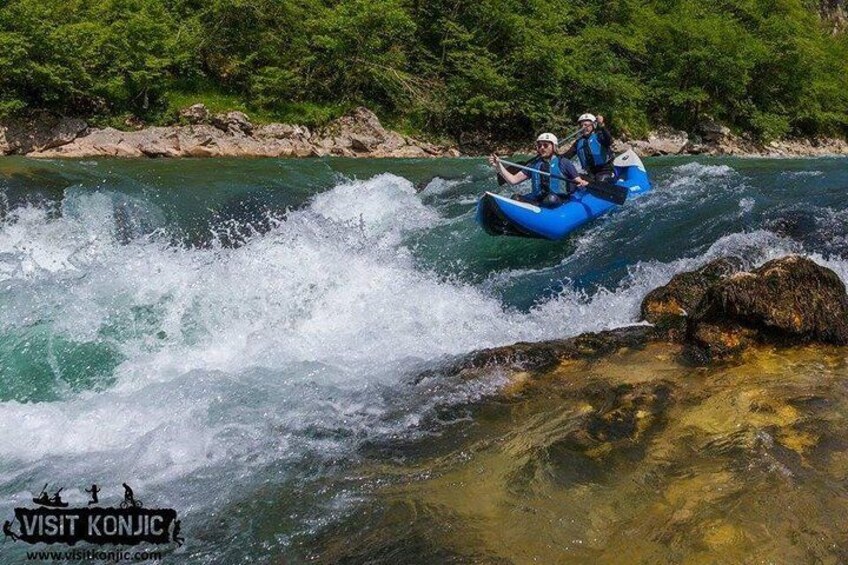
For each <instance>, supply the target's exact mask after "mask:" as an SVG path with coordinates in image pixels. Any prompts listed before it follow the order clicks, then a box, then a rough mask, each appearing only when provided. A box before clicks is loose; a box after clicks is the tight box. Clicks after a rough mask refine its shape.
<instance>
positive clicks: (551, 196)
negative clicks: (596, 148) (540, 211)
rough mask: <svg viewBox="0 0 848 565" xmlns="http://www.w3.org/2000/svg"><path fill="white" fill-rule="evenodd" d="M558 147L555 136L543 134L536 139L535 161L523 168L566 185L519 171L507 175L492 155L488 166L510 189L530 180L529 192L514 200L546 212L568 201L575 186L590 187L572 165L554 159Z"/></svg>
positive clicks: (517, 196) (497, 159) (519, 195)
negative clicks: (535, 170) (549, 174)
mask: <svg viewBox="0 0 848 565" xmlns="http://www.w3.org/2000/svg"><path fill="white" fill-rule="evenodd" d="M557 146H558V143H557V138H556V136H555V135H554V134H552V133H543V134H542V135H540V136H539V137H538V138H537V139H536V158H535V159H533V160H532V161H530V162H529V163H527V164H526V166H527V167H529V168H531V169H537V170H539V171H541V172H543V173H553V174H555V175H558V176H563V177H565V178H566V179H568V180H567V181H564V180H561V179H559V178H557V177H553V176H548V175H542V174H539V173H537V172H524V171H518V172H516V173H510V172H509V171H508V170H507V169H506V167H505V166H504V165H503V163H501V161H500V159H499V158H498V156H497V155H491V156H490V157H489V163H490V164H491V165H492V166H493V167H495V170H496V171H497V172H498V174H499V175H500V176H501V177H503V178H504V180H506V182H508V183H509V184H511V185H516V184H519V183H522V182H524V181H526V180H527V179H530V180H531V182H532V190H531V192H530V193H529V194H516V195H514V196H513V199H515V200H520V201H522V202H529V203H531V204H536V205H539V206H543V207H545V208H556V207H557V206H559V205H560V204H562V203H563V202H565V201H566V200H567V199H568V195H569V194H571V193H572V192H574V191H575V190H576V187H577V186H585V185H587V184H589V183H588V182H586V181H585V180H583V179H581V178H580V175H579V173H578V172H577V168H576V167H575V166H574V165H573V164H572V163H571V161H569V160H568V159H562V158H560V157H559V156H557V154H556V149H557Z"/></svg>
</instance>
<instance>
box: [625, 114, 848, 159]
mask: <svg viewBox="0 0 848 565" xmlns="http://www.w3.org/2000/svg"><path fill="white" fill-rule="evenodd" d="M630 148H632V149H634V150H635V151H636V153H638V154H639V155H642V156H644V157H656V156H660V155H710V156H720V155H733V156H738V157H823V156H828V155H848V141H846V140H844V139H834V138H824V137H819V138H811V139H782V140H778V141H772V142H770V143H768V144H765V145H764V144H761V143H758V142H756V141H755V140H754V139H753V138H752V137H751V136H745V135H742V136H740V135H735V134H734V133H732V132H731V131H730V129H729V128H727V127H726V126H723V125H721V124H718V123H716V122H711V121H708V122H705V123H703V124H701V125H700V126H698V128H697V129H696V131H694V132H692V133H687V132H685V131H679V130H673V129H669V128H663V129H659V130H657V131H654V132H651V133H650V134H649V135H648V137H647V138H645V139H637V140H627V139H623V140H618V141H617V145H616V147H615V150H616V152H622V151H624V150H626V149H630Z"/></svg>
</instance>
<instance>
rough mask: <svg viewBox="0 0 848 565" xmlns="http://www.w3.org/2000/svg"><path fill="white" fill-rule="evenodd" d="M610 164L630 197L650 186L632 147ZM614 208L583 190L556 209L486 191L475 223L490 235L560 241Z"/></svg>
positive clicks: (478, 206)
mask: <svg viewBox="0 0 848 565" xmlns="http://www.w3.org/2000/svg"><path fill="white" fill-rule="evenodd" d="M613 166H614V167H615V178H616V181H615V184H617V185H619V186H623V187H626V188H627V189H628V194H629V195H630V196H632V195H635V194H641V193H643V192H647V191H648V190H650V189H651V182H650V181H649V180H648V172H647V171H646V170H645V165H643V164H642V160H641V159H639V156H638V155H636V153H634V152H633V151H632V150H630V151H627V152H625V153H622V154H621V155H619V156H618V157H616V159H615V161H613ZM615 207H616V205H615V204H613V203H612V202H609V201H607V200H602V199H600V198H598V197H596V196H594V195H592V194H589V193H587V192H586V191H584V190H578V191H577V192H575V193H574V194H572V195H571V197H570V198H569V199H568V200H567V201H566V202H564V203H563V204H561V205H560V206H557V207H556V208H541V207H539V206H535V205H533V204H528V203H527V202H519V201H518V200H512V199H510V198H507V197H504V196H500V195H498V194H493V193H491V192H487V193H486V194H484V195H483V197H482V198H480V201H479V202H478V203H477V222H478V223H479V224H480V225H481V226H483V229H484V230H486V233H488V234H490V235H512V236H518V237H535V238H539V239H551V240H560V239H564V238H565V237H567V236H568V235H569V234H570V233H571V232H573V231H574V230H576V229H577V228H579V227H580V226H582V225H584V224H586V223H587V222H589V221H591V220H594V219H595V218H597V217H598V216H601V215H603V214H605V213H607V212H609V211H610V210H612V209H613V208H615Z"/></svg>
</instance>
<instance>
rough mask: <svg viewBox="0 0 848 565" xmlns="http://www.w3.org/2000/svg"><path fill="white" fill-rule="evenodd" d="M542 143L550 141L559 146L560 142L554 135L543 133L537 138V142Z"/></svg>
mask: <svg viewBox="0 0 848 565" xmlns="http://www.w3.org/2000/svg"><path fill="white" fill-rule="evenodd" d="M540 141H550V142H551V143H553V144H554V145H559V141H558V140H557V137H556V136H555V135H554V134H552V133H543V134H542V135H540V136H539V137H537V138H536V142H537V143H538V142H540Z"/></svg>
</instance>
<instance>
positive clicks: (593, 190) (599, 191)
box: [586, 182, 630, 204]
mask: <svg viewBox="0 0 848 565" xmlns="http://www.w3.org/2000/svg"><path fill="white" fill-rule="evenodd" d="M586 192H588V193H589V194H591V195H592V196H594V197H595V198H600V199H601V200H606V201H607V202H612V203H614V204H624V202H625V201H626V200H627V195H628V194H629V193H630V191H629V190H628V188H627V187H626V186H619V185H617V184H610V183H606V182H593V183H592V184H590V185H589V186H587V187H586Z"/></svg>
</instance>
